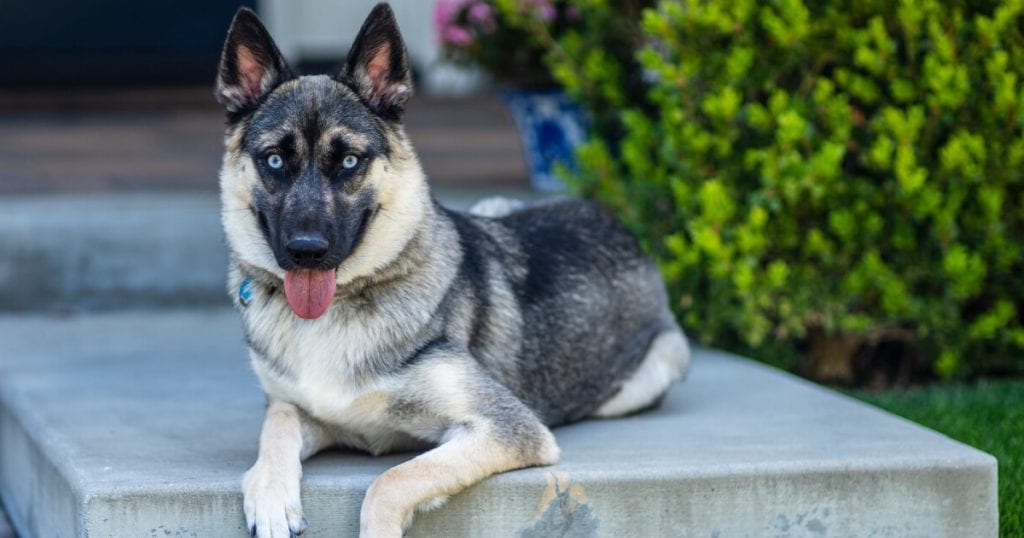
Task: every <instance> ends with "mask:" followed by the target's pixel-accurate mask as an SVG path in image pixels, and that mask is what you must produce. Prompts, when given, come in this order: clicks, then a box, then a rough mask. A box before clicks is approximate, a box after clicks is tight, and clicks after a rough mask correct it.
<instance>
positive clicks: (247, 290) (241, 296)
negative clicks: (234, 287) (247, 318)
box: [238, 277, 252, 306]
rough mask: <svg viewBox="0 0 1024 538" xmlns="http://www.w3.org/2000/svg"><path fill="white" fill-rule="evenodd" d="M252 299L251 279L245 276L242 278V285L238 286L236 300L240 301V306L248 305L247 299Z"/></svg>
mask: <svg viewBox="0 0 1024 538" xmlns="http://www.w3.org/2000/svg"><path fill="white" fill-rule="evenodd" d="M251 300H252V279H250V278H249V277H245V278H244V279H243V280H242V285H241V286H238V302H240V303H242V306H249V301H251Z"/></svg>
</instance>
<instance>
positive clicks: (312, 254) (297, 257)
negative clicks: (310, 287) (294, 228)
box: [284, 233, 330, 267]
mask: <svg viewBox="0 0 1024 538" xmlns="http://www.w3.org/2000/svg"><path fill="white" fill-rule="evenodd" d="M329 246H330V243H328V242H327V239H325V238H324V236H322V235H320V234H315V233H314V234H303V235H299V236H296V237H293V238H291V239H290V240H288V243H287V244H286V245H285V246H284V248H285V250H287V251H288V255H289V256H291V257H292V261H294V262H295V263H297V264H299V265H302V266H305V267H312V266H314V265H316V264H317V263H319V262H320V261H321V260H323V259H324V256H326V255H327V248H328V247H329Z"/></svg>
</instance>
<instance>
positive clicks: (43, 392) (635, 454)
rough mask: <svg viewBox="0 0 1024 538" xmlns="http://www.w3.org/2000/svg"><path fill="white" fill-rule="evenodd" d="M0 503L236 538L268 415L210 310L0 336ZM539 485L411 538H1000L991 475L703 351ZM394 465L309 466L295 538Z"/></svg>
mask: <svg viewBox="0 0 1024 538" xmlns="http://www.w3.org/2000/svg"><path fill="white" fill-rule="evenodd" d="M0 357H2V358H0V497H2V499H3V503H4V505H5V506H6V507H7V509H8V511H9V513H10V516H11V519H12V522H13V524H14V526H15V528H16V530H17V531H18V532H19V533H20V534H21V535H22V536H25V537H33V536H38V537H50V536H166V535H171V536H213V537H220V536H239V537H241V536H245V535H246V533H245V529H244V521H243V517H242V512H241V494H240V492H239V489H240V486H239V482H240V477H241V475H242V473H243V472H244V471H245V470H246V469H247V468H248V467H249V466H250V465H251V463H252V462H253V460H254V458H255V453H256V452H255V451H256V442H257V437H258V432H259V427H260V421H261V415H262V412H263V397H262V394H261V392H260V390H259V388H258V386H257V383H256V380H255V378H254V377H253V375H252V374H251V373H250V372H249V369H248V365H247V362H246V361H247V359H246V355H245V353H244V351H243V344H242V336H241V332H240V330H239V322H238V320H237V319H236V317H235V314H234V313H233V312H228V311H224V310H210V311H180V312H169V313H153V312H127V313H117V314H96V315H90V316H81V317H71V318H65V319H55V318H51V317H42V316H25V317H20V318H15V317H2V318H0ZM556 434H557V436H558V440H559V443H560V445H561V447H562V450H563V459H562V461H561V462H560V463H559V464H558V465H556V466H553V467H549V468H541V469H527V470H523V471H516V472H511V473H506V474H503V475H500V476H496V477H493V478H492V479H490V480H487V481H485V482H484V483H481V484H479V485H477V486H476V487H473V488H472V489H470V490H469V491H467V492H465V493H464V494H462V495H459V496H457V497H455V498H453V499H452V500H451V501H450V502H449V503H448V504H447V505H445V506H443V507H442V508H439V509H437V510H435V511H433V512H430V513H428V514H425V515H422V516H420V517H419V518H418V519H417V521H416V523H415V524H414V526H413V528H412V529H411V535H413V536H527V537H529V536H552V535H555V536H560V535H565V536H723V537H724V536H767V535H771V536H837V535H838V536H928V537H941V536H949V537H963V536H972V537H976V536H977V537H985V536H996V535H997V533H998V527H997V525H998V517H997V508H996V506H997V504H996V499H997V493H996V462H995V460H994V459H993V458H992V457H991V456H988V455H986V454H984V453H981V452H979V451H977V450H974V449H972V448H969V447H966V446H964V445H962V444H960V443H957V442H955V441H952V440H950V439H948V438H946V437H944V436H941V435H939V434H937V433H934V432H932V431H930V430H927V429H925V428H922V427H920V426H917V425H915V424H912V423H909V422H907V421H905V420H902V419H900V418H897V417H894V416H892V415H888V414H886V413H884V412H881V411H878V410H876V409H873V408H870V407H868V406H865V405H863V404H860V403H857V402H854V401H852V400H850V399H848V398H845V397H843V396H840V395H837V394H835V393H832V392H830V391H827V390H824V389H821V388H819V387H817V386H814V385H812V384H809V383H807V382H804V381H802V380H799V379H797V378H794V377H792V376H789V375H787V374H784V373H780V372H778V371H775V370H772V369H770V368H767V367H764V366H761V365H759V364H756V363H753V362H750V361H747V360H743V359H739V358H736V357H733V356H730V355H726V354H723V353H719V352H714V351H707V350H703V351H699V352H698V353H697V355H696V358H695V362H694V368H693V371H692V374H691V376H690V379H689V380H687V381H686V383H685V384H683V385H680V386H677V387H675V388H674V389H673V390H672V392H671V393H670V395H669V397H668V398H667V399H666V401H665V403H664V405H663V406H662V407H661V408H659V409H657V410H655V411H653V412H649V413H646V414H642V415H638V416H635V417H630V418H626V419H619V420H607V421H588V422H584V423H580V424H576V425H572V426H568V427H564V428H560V429H558V430H557V431H556ZM409 457H411V455H409V454H405V455H396V456H389V457H383V458H372V457H368V456H364V455H361V454H356V453H349V452H342V451H335V452H329V453H326V454H322V455H319V456H316V457H314V458H313V459H312V460H311V461H310V462H308V463H307V465H306V467H305V476H304V478H303V502H304V505H305V510H306V515H307V518H308V520H309V523H310V528H309V530H308V536H355V535H356V534H357V531H358V514H359V506H360V502H361V501H362V497H363V494H364V492H365V490H366V488H367V487H368V486H369V484H370V483H371V481H372V480H373V479H374V478H375V477H376V476H377V475H378V474H379V473H380V472H381V471H383V470H384V469H386V468H387V467H390V466H392V465H394V464H396V463H398V462H400V461H403V460H405V459H407V458H409Z"/></svg>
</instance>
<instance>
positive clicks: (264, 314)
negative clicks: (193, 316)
mask: <svg viewBox="0 0 1024 538" xmlns="http://www.w3.org/2000/svg"><path fill="white" fill-rule="evenodd" d="M243 319H244V322H245V324H246V329H247V332H248V334H249V341H250V347H251V349H252V364H253V369H254V370H255V372H256V375H257V376H258V377H259V379H260V383H261V384H262V386H263V389H264V391H265V392H266V393H267V395H268V396H269V397H271V398H274V399H279V400H283V401H287V402H290V403H293V404H295V405H297V406H299V407H300V408H302V409H303V410H304V411H306V412H307V413H309V414H310V415H311V416H313V417H315V418H316V419H318V420H320V421H322V422H324V423H327V424H330V425H332V426H334V427H338V428H343V429H344V430H347V431H351V432H352V433H354V434H357V435H359V436H365V437H367V438H372V437H375V436H380V435H385V434H386V433H387V432H386V431H384V430H385V428H384V427H383V425H384V424H387V423H388V420H387V407H388V401H389V395H390V394H391V390H392V385H393V383H394V382H393V380H392V379H391V378H390V376H365V375H359V373H358V370H359V368H360V367H363V366H365V365H366V364H367V362H368V361H373V360H374V358H375V357H378V356H380V355H382V354H384V353H386V350H384V349H382V348H381V344H380V342H381V340H380V338H374V335H375V334H377V333H378V332H379V331H380V330H381V326H380V325H381V322H380V320H376V319H373V318H372V317H364V318H362V319H356V320H348V322H347V323H340V322H338V321H337V319H336V318H335V319H331V318H329V317H328V316H324V318H322V319H318V320H299V319H298V318H296V317H295V316H294V315H293V314H292V313H291V312H290V311H288V310H287V306H284V307H283V308H282V307H280V306H279V305H274V304H272V303H267V304H265V305H264V306H263V307H262V308H250V309H246V311H245V312H244V313H243ZM357 380H358V381H357Z"/></svg>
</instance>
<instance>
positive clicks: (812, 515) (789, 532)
mask: <svg viewBox="0 0 1024 538" xmlns="http://www.w3.org/2000/svg"><path fill="white" fill-rule="evenodd" d="M830 514H831V510H829V508H828V507H815V508H811V509H810V510H808V511H806V512H799V513H796V514H790V515H786V514H778V515H776V516H775V523H774V524H773V525H772V526H771V528H770V530H771V531H774V533H773V535H774V536H777V537H779V538H796V537H798V536H812V537H822V536H828V523H829V521H828V520H829V515H830Z"/></svg>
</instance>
